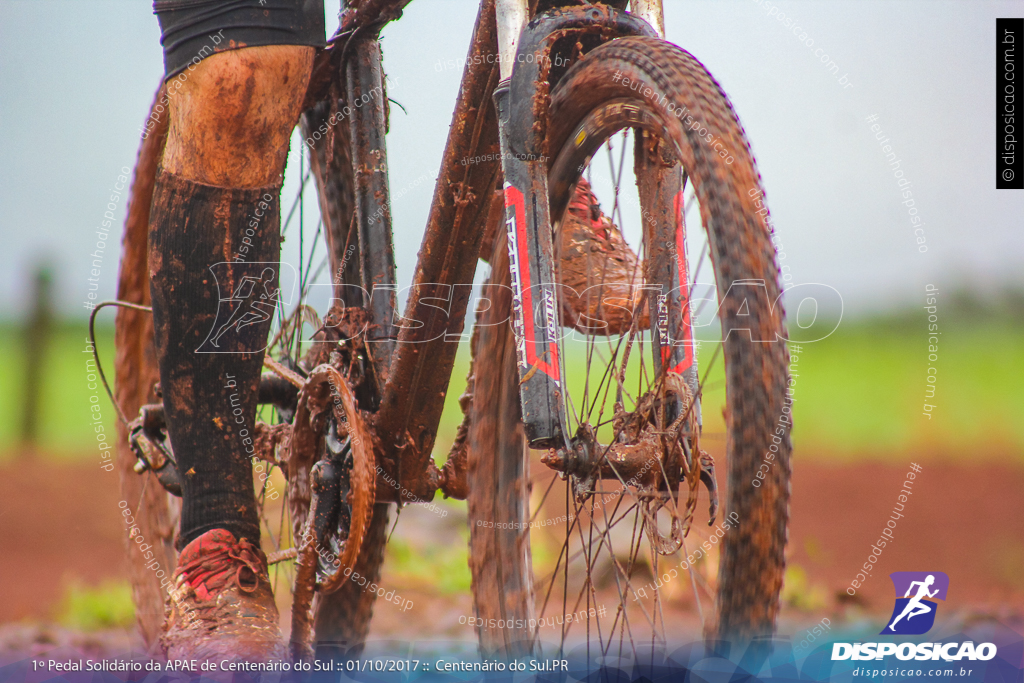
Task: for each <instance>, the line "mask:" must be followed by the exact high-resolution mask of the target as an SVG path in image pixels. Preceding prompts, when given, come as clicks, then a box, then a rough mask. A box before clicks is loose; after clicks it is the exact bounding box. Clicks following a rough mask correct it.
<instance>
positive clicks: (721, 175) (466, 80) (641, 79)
mask: <svg viewBox="0 0 1024 683" xmlns="http://www.w3.org/2000/svg"><path fill="white" fill-rule="evenodd" d="M408 1H409V0H367V1H365V2H361V3H352V5H351V6H349V7H347V9H346V10H345V11H344V12H343V14H342V17H341V19H342V21H341V25H340V27H339V29H338V31H337V33H336V34H335V35H334V37H333V38H332V39H331V40H330V41H329V45H328V47H327V48H326V49H324V50H322V51H320V52H319V53H318V55H317V57H316V60H315V63H314V69H313V75H312V78H311V80H310V85H309V88H308V92H307V94H306V99H305V104H304V113H303V114H302V116H301V120H300V128H301V131H300V135H301V137H302V139H303V140H306V141H307V143H308V144H307V145H306V146H307V147H308V150H307V151H308V171H306V170H305V169H303V168H300V175H302V178H301V188H300V191H299V194H298V196H297V197H296V200H295V204H293V207H292V208H293V211H292V213H294V207H295V206H296V205H298V206H301V204H302V202H304V201H306V193H305V189H306V187H307V186H309V185H312V186H313V187H315V190H316V202H317V204H318V206H319V209H320V215H321V224H320V228H319V230H318V232H317V238H316V239H315V240H314V242H313V243H312V244H310V245H309V246H308V247H307V250H308V251H307V252H306V253H304V256H303V258H304V260H305V265H304V266H303V267H302V268H301V269H300V273H299V282H298V287H297V291H298V297H297V300H296V301H295V302H293V303H291V304H289V306H290V310H286V307H285V306H283V305H279V306H277V307H276V312H277V316H278V324H277V329H276V331H275V332H274V333H273V334H272V335H271V342H270V345H269V347H268V349H267V355H266V360H265V363H264V364H265V366H266V369H267V372H265V373H264V375H263V377H262V379H261V382H260V388H259V394H260V403H262V404H264V405H265V406H267V409H266V410H265V411H264V412H263V415H264V417H265V418H266V419H265V421H261V422H258V423H257V426H256V434H255V440H254V441H255V454H256V456H255V458H254V460H255V467H254V469H255V470H256V472H257V473H258V474H259V477H258V479H257V481H259V482H260V484H259V486H258V501H259V506H260V508H261V517H262V519H263V523H264V525H265V529H266V530H267V531H268V533H267V534H266V537H265V539H266V540H265V545H267V544H269V547H267V548H266V549H267V551H268V552H267V555H268V560H269V562H270V563H271V564H272V565H273V566H274V567H275V568H276V571H277V573H276V574H275V576H276V577H277V579H279V580H278V585H277V588H278V590H282V589H283V590H290V591H291V594H292V607H291V636H290V638H291V649H292V654H293V656H295V657H310V656H312V655H313V654H314V648H315V651H316V655H317V656H324V657H333V656H355V655H357V654H358V652H359V651H360V648H361V646H362V643H363V642H364V641H365V639H366V636H367V633H368V631H369V625H370V618H371V614H372V611H373V607H374V602H375V600H376V598H377V594H376V593H374V592H370V591H366V590H364V589H363V587H362V586H361V585H359V584H357V583H355V582H353V581H351V580H349V578H350V576H352V575H353V574H358V575H359V576H361V577H366V578H368V579H370V580H371V581H377V580H378V579H379V577H380V573H381V566H382V563H383V560H384V551H385V545H386V535H387V534H386V532H387V528H388V519H389V512H390V509H391V506H392V505H397V506H399V507H401V506H403V505H407V504H416V503H425V502H429V501H432V500H433V499H434V498H435V497H436V495H437V494H438V493H439V492H440V493H441V494H442V495H443V496H445V497H452V498H456V499H465V500H467V502H468V516H469V519H468V522H469V565H470V570H471V574H472V592H473V599H474V608H475V615H474V617H473V620H472V623H473V626H474V628H475V629H476V631H477V635H478V637H479V641H480V647H481V650H482V652H484V653H487V654H496V655H499V656H520V655H530V654H539V653H540V651H541V649H542V647H543V645H542V643H547V642H551V641H554V642H555V644H556V645H557V647H559V648H565V647H567V646H569V645H571V644H572V643H573V642H578V641H584V640H586V641H596V642H598V643H600V648H599V650H600V652H604V653H608V652H611V651H612V650H613V649H614V651H615V652H619V653H621V652H622V651H623V650H632V651H633V652H635V651H636V649H637V648H640V647H650V646H651V645H652V644H654V645H658V644H664V643H666V642H667V637H668V636H669V634H671V633H673V632H675V630H676V629H678V628H679V626H680V624H683V623H688V622H685V619H686V618H687V617H685V616H680V610H679V609H678V605H679V604H680V603H681V601H682V600H683V598H682V597H681V596H680V591H681V588H682V586H683V584H688V585H689V586H691V588H692V593H693V596H692V598H693V599H692V605H690V606H688V607H687V610H684V611H687V613H689V614H692V615H695V619H696V620H697V622H696V623H697V624H699V626H700V627H701V628H702V629H703V632H704V633H705V634H706V635H709V636H710V635H722V636H726V637H740V638H746V637H753V636H757V635H763V634H768V633H770V632H771V631H772V629H773V627H774V622H775V618H776V615H777V612H778V609H779V592H780V589H781V585H782V575H783V570H784V547H785V542H786V524H787V518H788V500H789V469H790V465H789V454H790V448H791V447H790V440H789V427H788V421H787V422H786V423H785V424H784V425H783V426H779V424H780V423H779V416H780V415H782V414H783V411H784V408H785V404H784V399H785V396H786V386H787V381H788V378H787V358H788V354H787V351H786V347H785V343H784V339H785V329H784V324H783V311H782V308H781V306H779V305H778V303H777V301H778V297H779V294H780V288H779V284H778V268H777V266H776V263H775V256H774V250H773V247H772V244H771V240H770V235H769V233H768V230H767V228H766V225H767V223H766V221H765V220H764V216H765V214H766V210H765V208H764V205H763V201H762V199H761V198H762V197H763V191H762V190H761V185H760V178H759V175H758V172H757V170H756V167H755V164H754V159H753V155H752V153H751V150H750V147H749V144H748V143H747V141H746V138H745V135H744V131H743V128H742V126H741V125H740V123H739V120H738V118H737V116H736V114H735V113H734V112H733V109H732V107H731V105H730V103H729V101H728V98H727V97H726V95H725V93H724V92H723V91H722V90H721V88H720V87H719V85H718V84H717V82H716V81H715V80H714V78H713V77H712V76H711V75H710V74H709V73H708V72H707V71H706V70H705V68H704V67H703V66H702V65H701V63H700V62H698V61H697V60H696V59H695V58H694V57H693V56H691V55H690V54H689V53H687V52H686V51H684V50H683V49H681V48H679V47H677V46H675V45H673V44H671V43H669V42H666V41H665V40H664V37H663V36H664V21H663V12H662V8H661V2H660V0H632V6H631V7H630V8H628V9H627V7H626V2H625V1H621V2H610V3H607V4H589V3H581V2H569V1H568V0H565V2H562V3H560V2H558V1H557V0H552V1H545V0H531V1H530V2H527V0H482V1H481V4H480V8H479V13H478V15H477V20H476V23H475V26H474V29H473V37H472V42H471V46H470V51H469V55H468V56H467V60H466V66H465V70H464V72H463V76H462V83H461V87H460V89H459V95H458V100H457V102H456V106H455V112H454V115H453V119H452V125H451V129H450V131H449V136H448V141H447V145H446V148H445V155H444V160H443V162H442V164H441V167H440V171H439V177H438V180H437V184H436V186H435V190H434V195H433V202H432V205H431V210H430V215H429V218H428V222H427V226H426V230H425V232H424V236H423V242H422V246H421V249H420V256H419V260H418V262H417V265H416V270H415V273H414V274H413V278H412V286H411V287H410V289H409V297H408V301H407V303H406V304H405V309H404V313H403V314H401V315H399V314H397V312H396V298H397V297H396V295H395V292H396V290H397V283H398V281H397V276H396V273H395V259H394V248H393V243H392V225H391V211H390V200H389V188H388V176H387V154H386V145H385V136H386V132H387V125H388V115H389V104H388V99H387V96H386V81H385V77H384V71H383V65H382V58H381V49H380V45H379V42H378V36H379V32H380V30H381V28H382V27H383V26H384V25H385V24H386V23H387V22H388V21H391V20H394V19H397V18H398V17H400V15H401V11H402V9H403V7H404V6H405V5H406V4H408ZM159 99H160V93H158V95H157V101H158V100H159ZM155 105H156V101H155V102H154V106H155ZM339 120H341V121H343V124H341V125H339V124H338V123H337V122H338V121H339ZM166 127H167V124H166V119H165V120H164V121H163V123H160V124H158V125H157V126H156V128H155V129H154V130H152V131H151V132H150V133H149V134H148V135H147V136H146V138H145V139H144V140H143V143H142V147H141V149H140V152H139V157H138V162H137V165H136V170H135V177H134V181H133V184H132V196H131V200H130V204H129V209H128V216H127V219H126V224H125V234H124V241H123V254H122V260H121V266H120V274H119V282H118V300H119V302H120V308H119V309H118V313H117V323H116V325H117V329H116V345H117V357H116V380H115V384H116V388H115V399H116V403H117V405H118V406H119V410H120V411H121V413H122V414H123V415H124V416H133V415H139V417H138V418H137V419H135V420H133V421H131V422H130V423H129V422H128V421H127V420H125V421H124V424H122V425H121V427H120V431H121V433H120V436H121V442H122V446H121V447H120V450H119V455H118V463H119V471H120V475H121V487H122V498H123V500H125V501H130V502H131V504H132V505H133V506H135V507H134V509H135V510H136V514H135V518H136V519H137V520H138V521H137V524H138V528H139V530H140V532H141V533H143V534H145V535H146V538H149V539H158V542H157V543H156V544H155V545H157V546H158V547H156V548H155V549H154V552H155V554H156V557H157V560H158V561H159V562H160V563H161V565H162V566H163V567H174V564H175V551H174V546H173V540H174V529H175V527H176V524H175V518H176V515H177V507H176V506H177V499H176V498H175V494H176V493H180V476H181V473H179V472H177V470H176V466H175V461H174V454H173V449H172V448H171V447H170V443H169V439H168V438H167V434H166V429H165V427H164V424H163V420H162V415H161V399H160V393H159V387H158V379H159V377H158V370H157V359H156V358H155V354H154V349H153V325H152V321H151V318H150V316H149V314H148V312H147V310H146V306H147V304H148V303H149V297H150V290H149V286H148V279H147V278H148V271H147V263H146V253H147V248H146V241H147V228H148V224H149V213H150V206H151V203H152V196H153V185H154V178H155V175H156V171H157V167H158V165H159V163H160V158H161V154H162V150H163V144H164V141H165V139H166V133H167V130H166ZM467 159H471V160H472V161H473V163H464V162H465V160H467ZM630 160H631V161H632V164H630V163H628V162H629V161H630ZM584 187H593V188H595V191H596V192H597V193H599V194H603V196H604V206H605V207H607V208H608V212H607V213H605V212H604V211H602V210H601V209H600V208H599V205H598V204H597V203H596V202H593V201H591V202H590V203H589V205H588V206H586V207H585V208H584V211H583V214H582V215H583V216H584V218H582V219H581V218H578V216H579V211H576V213H575V214H574V213H573V212H574V210H576V209H579V207H578V206H576V204H578V203H579V200H580V196H581V188H584ZM310 194H311V193H310ZM593 196H596V195H593ZM609 196H611V197H612V198H611V200H609V199H608V197H609ZM588 211H589V218H587V215H588V213H587V212H588ZM573 215H576V216H577V218H576V219H572V220H571V219H570V217H571V216H573ZM694 215H696V216H697V217H698V219H699V220H700V222H701V223H702V225H703V227H704V230H703V231H687V229H686V220H687V217H688V216H690V217H692V216H694ZM574 220H575V223H574ZM581 220H582V221H584V222H586V221H589V222H590V223H591V224H592V227H593V230H595V231H597V232H599V233H600V234H601V239H600V240H595V239H593V238H590V237H587V238H580V235H579V232H578V231H576V230H575V229H574V228H573V227H572V226H573V225H579V222H580V221H581ZM284 228H285V229H286V228H287V222H286V223H285V225H284ZM612 242H615V243H616V244H618V245H619V246H618V247H616V248H613V247H614V246H615V245H612ZM619 242H621V243H630V244H631V247H630V248H629V249H626V248H625V247H622V246H621V244H619ZM318 244H319V245H320V248H321V249H323V250H326V254H327V255H326V257H323V258H322V260H321V267H320V268H318V269H316V270H315V271H314V270H313V269H312V268H310V266H311V265H312V264H313V263H314V256H315V250H316V249H317V245H318ZM610 245H611V246H610ZM623 254H625V256H623ZM481 260H482V261H485V262H487V264H488V267H489V276H488V278H487V282H486V284H485V285H484V286H483V287H482V289H481V291H480V292H478V294H477V295H476V296H475V297H474V295H473V287H472V284H473V282H474V277H475V274H476V271H477V268H478V264H479V262H480V261H481ZM613 261H614V263H613ZM709 261H710V264H708V262H709ZM324 270H326V272H327V273H328V274H329V278H330V284H329V285H328V287H329V288H330V290H331V296H330V302H329V305H328V307H327V308H326V309H325V310H322V311H321V312H319V313H318V312H317V311H316V310H314V308H313V307H312V306H311V305H310V304H309V293H310V291H312V289H313V287H312V285H313V284H314V282H315V281H316V279H317V277H318V276H319V275H320V274H321V272H322V271H324ZM612 270H616V271H617V272H619V273H620V274H621V273H626V276H625V280H623V279H622V278H621V277H619V278H617V279H616V278H613V277H611V276H610V275H609V273H610V272H611V271H612ZM701 275H704V276H706V277H710V278H713V284H712V285H710V286H703V289H702V285H701V284H700V280H699V278H700V276H701ZM473 298H476V299H477V300H479V301H483V302H484V303H483V304H478V305H477V306H476V309H477V312H476V320H475V325H474V326H473V332H472V341H471V342H470V345H471V350H472V363H471V371H470V376H469V378H468V382H467V389H466V391H465V393H464V394H463V395H462V397H461V399H460V404H461V407H462V409H463V412H464V420H463V423H462V425H461V427H460V428H459V433H458V436H457V437H456V439H455V443H454V444H453V446H452V448H451V452H450V453H449V456H448V458H447V460H446V461H445V462H444V464H443V466H441V467H438V466H437V465H436V464H435V462H434V459H433V451H434V446H435V442H436V439H437V432H438V425H439V421H440V419H441V413H442V409H443V407H444V397H445V396H446V394H447V393H448V392H449V383H450V380H451V375H452V373H453V367H454V364H455V357H456V352H457V349H458V346H459V345H458V344H457V343H453V342H452V339H453V337H454V338H458V337H459V335H461V333H462V332H463V329H464V328H465V326H466V316H467V311H468V309H469V307H470V306H469V304H470V301H471V299H473ZM787 410H788V409H787ZM714 450H717V451H718V455H719V462H720V463H722V462H723V458H724V465H725V468H724V469H725V471H726V472H727V474H726V477H725V482H724V484H725V485H724V488H723V495H722V498H723V505H722V509H721V510H718V507H719V494H718V488H717V485H716V476H715V461H714V458H713V457H712V453H711V451H714ZM767 453H772V454H773V455H772V461H773V465H772V466H771V467H770V468H767V472H765V471H764V470H765V468H763V467H762V464H763V462H764V459H765V457H766V454H767ZM271 470H279V471H280V472H281V473H282V474H283V475H284V479H285V481H286V482H287V483H286V485H285V488H284V490H283V491H282V492H278V491H276V490H272V489H271V486H270V484H268V483H267V482H270V481H272V478H268V477H267V473H268V472H270V471H271ZM702 486H703V488H701V487H702ZM702 501H703V504H701V502H702ZM698 508H700V509H698ZM705 510H706V513H705ZM705 515H706V516H705ZM549 518H551V519H555V520H556V521H555V522H554V523H552V524H548V523H547V522H548V519H549ZM698 521H699V522H700V523H698ZM705 521H706V524H705V523H704V522H705ZM691 534H692V535H691ZM688 538H689V540H690V543H689V544H688V541H687V539H688ZM130 571H131V580H132V584H133V590H134V597H135V602H136V605H137V613H138V618H139V623H140V626H141V630H142V633H143V636H144V638H145V639H146V640H147V641H148V642H152V641H153V640H155V638H156V637H157V634H158V632H159V629H160V623H161V620H162V618H163V614H164V605H165V600H166V597H165V591H163V590H162V589H161V586H160V583H159V581H158V579H157V578H156V577H155V575H154V573H153V572H152V571H151V570H150V569H147V568H146V566H145V563H144V562H143V561H142V560H141V559H140V558H139V557H138V555H137V554H132V555H130ZM690 607H692V609H690ZM552 615H558V617H559V618H558V620H557V622H555V621H554V620H552V621H551V624H550V625H548V619H549V618H552ZM569 615H576V616H575V618H569ZM681 619H682V621H680V620H681ZM556 623H557V625H555V624H556ZM542 628H543V629H545V630H543V631H542Z"/></svg>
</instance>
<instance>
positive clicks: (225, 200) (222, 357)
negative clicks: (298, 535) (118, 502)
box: [149, 171, 281, 549]
mask: <svg viewBox="0 0 1024 683" xmlns="http://www.w3.org/2000/svg"><path fill="white" fill-rule="evenodd" d="M150 216H151V218H150V231H149V270H150V291H151V292H152V297H153V327H154V330H155V333H156V349H157V354H158V356H159V363H160V386H161V390H162V392H163V403H164V411H165V415H166V419H167V426H168V432H169V434H170V439H171V447H172V449H173V451H174V456H175V458H176V460H177V463H178V469H179V471H180V474H181V481H182V509H181V533H180V535H179V538H178V547H179V549H180V548H183V547H184V546H185V545H187V544H188V543H189V542H191V541H192V540H194V539H195V538H197V537H199V536H200V535H201V534H203V533H205V532H206V531H209V530H210V529H227V530H228V531H230V532H231V533H233V534H234V535H235V537H236V538H239V539H240V538H248V539H249V540H250V541H251V542H253V543H255V544H257V545H258V543H259V537H260V528H259V518H258V515H257V511H256V500H255V495H254V492H253V475H252V457H253V454H254V447H253V429H254V423H255V417H256V399H257V394H258V389H259V379H260V371H261V368H262V365H263V355H264V354H263V349H264V347H265V346H266V344H267V334H268V332H269V329H270V325H271V322H272V315H267V312H268V311H269V313H271V314H272V313H273V305H274V302H273V299H274V297H273V296H270V297H267V296H266V294H267V293H268V292H269V293H273V292H274V290H275V288H276V287H277V281H278V278H277V263H276V262H277V261H278V258H279V256H280V245H281V243H280V236H279V225H280V203H279V188H277V187H271V188H259V189H230V188H221V187H213V186H210V185H203V184H200V183H196V182H192V181H189V180H186V179H184V178H181V177H179V176H176V175H173V174H171V173H167V172H164V171H161V172H160V173H159V175H158V176H157V180H156V187H155V189H154V193H153V206H152V210H151V214H150ZM224 262H228V263H224ZM218 263H219V264H221V265H219V266H215V265H214V264H218ZM211 266H214V269H213V271H211V270H210V267H211ZM250 285H251V286H250ZM233 294H234V295H236V296H237V297H238V298H233V296H232V295H233ZM261 295H262V297H261ZM268 299H269V300H268ZM254 303H255V304H256V305H255V306H254V305H253V304H254ZM263 315H266V318H267V319H265V320H261V319H260V318H261V316H263ZM215 325H216V327H217V329H216V330H214V326H215ZM218 332H219V336H218ZM197 350H199V352H197Z"/></svg>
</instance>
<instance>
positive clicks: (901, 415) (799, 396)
mask: <svg viewBox="0 0 1024 683" xmlns="http://www.w3.org/2000/svg"><path fill="white" fill-rule="evenodd" d="M925 329H926V327H925V320H924V318H923V315H919V314H918V313H917V312H912V313H910V314H907V315H900V316H892V317H888V318H878V319H873V320H864V321H859V322H849V321H844V322H843V323H842V325H840V327H839V329H838V330H837V331H836V332H835V333H834V334H833V335H832V336H830V337H829V338H827V339H825V340H823V341H820V342H817V343H813V344H804V345H802V346H801V351H800V352H799V353H796V354H795V356H796V358H795V360H796V362H795V363H794V364H793V366H792V372H793V373H794V374H795V375H796V384H795V385H794V388H793V396H794V398H795V399H796V401H795V408H794V416H795V417H794V420H795V429H794V433H793V438H794V441H795V444H796V448H797V453H798V455H800V456H802V457H813V458H837V459H847V458H851V457H858V458H871V457H884V456H887V455H891V454H892V453H893V452H897V451H898V452H913V453H914V454H915V456H917V455H920V456H921V457H926V456H929V455H941V456H943V457H963V456H967V455H969V456H970V457H971V458H977V457H985V456H1007V455H1013V456H1016V457H1019V456H1021V455H1022V454H1024V392H1022V391H1021V389H1020V388H1021V387H1022V386H1024V342H1022V341H1021V340H1022V339H1024V324H1022V323H1021V322H1020V321H1019V319H1015V318H1010V317H1006V316H1000V317H987V318H981V319H975V320H969V321H963V322H960V323H958V324H956V325H953V324H952V323H949V324H947V325H945V326H944V327H943V329H942V330H941V331H942V335H941V337H940V340H941V341H940V343H939V345H938V346H939V348H938V352H937V354H936V360H934V361H932V363H933V365H934V366H935V368H936V370H935V378H936V381H935V383H934V385H935V395H934V397H933V398H931V399H926V398H925V393H926V387H927V386H928V383H927V376H928V375H927V369H928V364H929V351H928V344H927V338H926V334H925ZM86 337H87V329H86V327H85V326H84V325H74V324H65V325H62V326H59V327H58V328H57V329H56V330H55V332H54V334H53V335H52V337H51V343H50V345H49V348H48V352H47V353H48V360H47V363H46V372H45V377H44V381H43V387H42V397H43V401H42V402H43V409H42V414H41V425H40V440H39V443H38V449H39V450H40V451H42V452H44V453H47V454H48V455H50V456H52V457H76V458H83V457H90V456H92V455H94V449H95V446H93V444H94V443H95V441H94V438H95V437H94V435H93V429H92V427H91V419H90V416H89V415H90V412H89V405H90V400H91V396H92V395H93V394H97V395H98V396H99V399H98V400H99V401H100V405H101V406H102V407H103V418H104V423H105V426H106V430H107V433H108V434H109V433H111V432H112V430H113V427H114V420H115V413H114V410H113V407H112V406H111V405H110V402H109V400H108V399H107V397H106V395H105V393H104V392H103V390H102V387H101V386H100V387H98V388H97V389H96V390H95V391H94V390H90V389H89V388H88V382H87V381H86V366H85V361H86V359H87V358H89V357H90V354H87V353H84V351H85V349H86ZM98 343H99V349H100V357H101V360H102V362H103V366H104V368H105V369H107V372H108V376H110V373H112V371H113V361H112V359H113V330H112V329H111V328H110V327H109V326H107V327H103V328H101V329H99V330H98ZM713 349H714V347H713V346H712V345H710V344H705V345H704V346H703V348H701V350H700V353H699V362H701V363H707V359H708V358H709V357H710V355H711V354H712V353H713ZM468 351H469V349H468V345H465V344H464V345H463V346H462V347H461V348H460V349H459V355H458V359H457V361H456V367H455V371H454V373H453V380H452V384H451V386H450V387H449V391H448V394H447V397H446V401H445V413H444V417H443V418H442V423H441V426H440V429H439V433H438V439H437V446H436V448H435V458H436V459H438V460H439V461H443V460H444V458H445V457H446V453H447V450H448V447H449V446H450V444H451V442H452V439H453V438H454V436H455V430H456V427H457V426H458V424H459V421H460V420H461V413H460V411H459V407H458V397H459V395H460V394H461V393H462V390H463V388H464V386H465V376H466V370H467V367H468ZM0 352H2V354H3V357H4V358H5V359H6V367H7V371H6V372H3V373H0V458H2V459H4V460H7V459H10V458H12V457H15V455H16V453H18V452H19V450H20V448H21V446H20V445H19V444H20V426H21V420H22V411H23V403H24V402H23V399H22V395H23V391H24V390H23V387H24V382H25V367H24V362H23V358H24V355H25V354H24V341H23V335H22V332H21V328H20V327H16V326H14V325H12V324H6V325H0ZM582 367H583V366H582V363H581V362H580V360H579V359H578V358H577V359H573V358H572V357H570V361H569V366H568V371H569V374H570V383H577V384H578V383H580V382H581V379H582V369H581V368H582ZM719 368H720V365H719ZM716 374H717V373H713V374H712V377H711V378H709V383H708V386H709V388H710V389H709V391H708V392H707V397H706V400H705V410H704V424H705V430H706V431H707V432H710V433H715V432H720V431H721V414H720V407H719V406H720V404H721V401H722V398H723V396H724V390H723V389H722V387H721V382H718V381H716V377H715V375H716ZM925 403H928V404H930V405H933V406H935V407H934V408H933V409H932V411H931V413H930V415H931V417H930V418H929V417H928V416H927V415H925V411H924V405H925Z"/></svg>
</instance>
